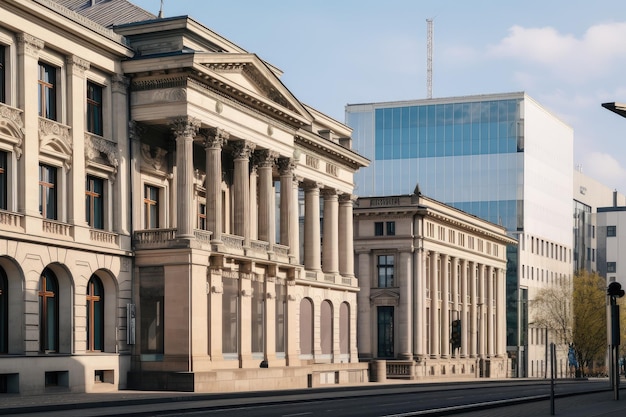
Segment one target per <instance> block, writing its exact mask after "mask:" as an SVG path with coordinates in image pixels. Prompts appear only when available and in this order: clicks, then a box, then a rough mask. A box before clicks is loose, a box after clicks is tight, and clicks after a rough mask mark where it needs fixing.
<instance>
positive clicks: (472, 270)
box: [469, 262, 479, 358]
mask: <svg viewBox="0 0 626 417" xmlns="http://www.w3.org/2000/svg"><path fill="white" fill-rule="evenodd" d="M469 274H470V276H469V281H470V303H471V304H472V306H471V311H470V316H471V320H470V337H471V340H470V345H469V352H470V358H475V357H476V355H477V353H478V347H477V344H478V326H477V320H478V317H477V314H478V303H479V301H478V298H477V295H476V264H475V263H474V262H470V263H469Z"/></svg>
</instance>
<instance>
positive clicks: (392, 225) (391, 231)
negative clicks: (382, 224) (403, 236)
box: [387, 222, 396, 236]
mask: <svg viewBox="0 0 626 417" xmlns="http://www.w3.org/2000/svg"><path fill="white" fill-rule="evenodd" d="M395 234H396V222H387V235H388V236H395Z"/></svg>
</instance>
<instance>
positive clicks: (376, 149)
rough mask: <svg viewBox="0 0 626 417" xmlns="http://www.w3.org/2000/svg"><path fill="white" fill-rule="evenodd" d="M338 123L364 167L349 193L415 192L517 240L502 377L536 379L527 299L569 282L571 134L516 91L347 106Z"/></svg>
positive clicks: (536, 343) (540, 348)
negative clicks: (507, 367) (347, 130)
mask: <svg viewBox="0 0 626 417" xmlns="http://www.w3.org/2000/svg"><path fill="white" fill-rule="evenodd" d="M346 124H348V126H350V127H351V128H352V129H353V140H354V145H353V148H354V149H355V150H356V151H357V152H358V153H359V154H361V155H363V156H365V157H367V158H369V159H370V160H371V164H370V166H369V167H367V168H364V169H361V170H359V171H358V172H357V174H356V175H355V182H356V193H357V194H358V195H359V196H362V197H370V196H388V195H402V194H411V193H412V192H413V191H414V190H415V188H416V186H419V190H420V191H421V192H422V193H423V194H425V195H427V196H428V197H431V198H434V199H436V200H439V201H441V202H444V203H446V204H448V205H450V206H453V207H456V208H459V209H461V210H463V211H466V212H468V213H470V214H474V215H476V216H478V217H481V218H483V219H486V220H488V221H491V222H492V223H496V224H500V225H502V226H504V227H506V229H507V231H508V233H509V234H510V235H511V236H512V237H515V238H516V239H518V240H519V246H518V247H517V248H515V247H512V248H510V249H509V263H508V270H509V271H508V273H507V297H508V305H507V316H508V318H507V321H508V323H507V327H508V338H507V344H508V346H509V355H510V357H511V359H512V360H511V363H512V369H511V374H512V375H513V376H533V375H536V376H538V375H539V374H540V373H542V372H543V371H542V370H543V369H545V367H546V366H547V364H546V363H544V356H545V355H544V349H545V344H546V343H547V342H546V341H545V340H542V339H541V338H539V337H538V336H537V334H535V329H533V328H532V320H533V318H532V311H529V307H528V300H529V299H530V300H532V297H533V294H534V293H535V292H536V291H537V290H538V289H539V288H541V287H542V286H544V285H547V284H549V283H551V282H554V280H555V279H556V280H558V279H559V278H561V277H563V276H567V277H571V275H572V261H571V252H572V251H571V246H572V220H571V218H572V194H571V190H572V182H573V178H572V177H573V131H572V129H571V128H570V127H569V126H567V125H566V124H564V123H563V122H561V121H560V120H559V119H557V118H556V117H555V116H554V115H552V114H551V113H550V112H549V111H547V110H546V109H545V108H543V107H542V106H541V105H540V104H538V103H537V102H536V101H534V100H533V99H532V98H530V97H529V96H528V95H526V94H525V93H523V92H519V93H508V94H492V95H479V96H467V97H453V98H437V99H425V100H414V101H402V102H386V103H367V104H353V105H352V104H351V105H348V106H346ZM555 277H556V278H555ZM528 323H530V324H528ZM540 342H542V343H540ZM535 351H536V352H535ZM535 357H536V358H535Z"/></svg>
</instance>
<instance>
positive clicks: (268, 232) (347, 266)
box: [172, 117, 354, 277]
mask: <svg viewBox="0 0 626 417" xmlns="http://www.w3.org/2000/svg"><path fill="white" fill-rule="evenodd" d="M172 126H173V132H174V134H175V136H176V166H177V182H176V184H177V191H176V192H177V200H178V205H179V207H178V209H177V211H176V215H177V216H176V222H177V236H178V237H182V238H185V237H192V236H193V225H194V221H193V220H194V219H193V210H192V209H191V206H190V205H189V203H188V202H190V201H193V198H192V197H193V172H194V167H193V164H192V163H191V161H193V147H192V146H191V145H192V142H193V140H194V139H195V140H197V136H199V135H200V136H202V137H203V139H204V148H205V152H206V167H205V168H206V179H205V187H206V224H207V229H208V230H209V231H210V232H211V233H212V236H211V240H212V243H214V244H216V245H219V244H222V243H223V236H224V226H223V225H224V217H223V216H224V207H222V206H223V203H222V171H223V167H222V153H223V152H224V147H225V145H226V143H227V142H228V145H229V149H230V150H232V157H233V162H234V173H233V184H232V195H233V209H232V216H233V229H232V230H233V233H234V235H235V236H239V237H241V238H243V247H244V248H248V247H250V243H251V241H252V240H256V239H258V240H260V241H263V242H267V243H268V245H269V246H268V251H270V252H271V251H272V250H273V248H274V246H275V245H276V244H280V245H281V246H285V247H287V248H288V251H289V256H290V258H291V262H292V263H295V264H299V263H300V259H301V257H300V253H299V250H300V235H299V233H300V230H299V212H298V205H299V202H298V193H299V189H300V187H302V188H303V189H304V195H305V198H304V200H305V201H304V205H305V213H304V236H303V238H304V267H305V269H306V270H307V271H309V273H317V272H322V273H326V274H340V275H342V276H345V277H353V276H354V261H353V260H352V259H351V258H352V257H353V236H352V233H353V228H352V210H353V201H354V197H353V196H352V195H351V194H344V193H341V192H340V191H339V190H338V189H336V188H333V187H328V186H325V185H324V184H322V183H320V182H316V181H312V180H308V179H306V178H303V177H301V176H299V175H298V173H297V172H296V168H297V163H298V161H297V160H295V159H294V158H292V157H282V156H280V154H279V153H277V152H275V151H271V150H268V149H256V145H255V143H253V142H251V141H248V140H241V139H236V140H231V139H230V135H229V133H228V132H226V131H225V130H223V129H221V128H209V129H200V124H199V122H198V121H197V120H195V119H192V118H187V117H183V118H180V119H177V120H176V121H175V122H174V123H173V125H172ZM253 156H254V158H253ZM275 166H276V167H277V168H278V172H279V180H280V196H281V197H280V205H279V210H280V213H279V215H280V224H279V225H278V226H279V230H280V232H279V238H280V241H279V242H275V240H276V238H275V229H276V213H275V208H274V204H275V203H274V188H273V180H274V179H273V168H274V167H275ZM251 167H254V168H255V169H251ZM257 193H258V201H257V198H256V197H257ZM320 198H322V199H323V208H324V215H323V217H324V220H323V224H324V228H323V230H321V228H320ZM322 232H323V236H324V245H322V244H321V236H322Z"/></svg>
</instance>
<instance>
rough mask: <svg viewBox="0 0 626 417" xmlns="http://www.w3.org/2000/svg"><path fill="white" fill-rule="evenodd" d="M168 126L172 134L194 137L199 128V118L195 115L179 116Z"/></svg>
mask: <svg viewBox="0 0 626 417" xmlns="http://www.w3.org/2000/svg"><path fill="white" fill-rule="evenodd" d="M170 128H171V129H172V132H174V135H175V136H176V137H177V138H178V137H181V136H183V137H190V136H191V137H194V136H196V135H197V134H198V130H199V129H200V120H198V119H196V118H195V117H188V116H181V117H177V118H175V119H174V120H172V121H171V122H170Z"/></svg>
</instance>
